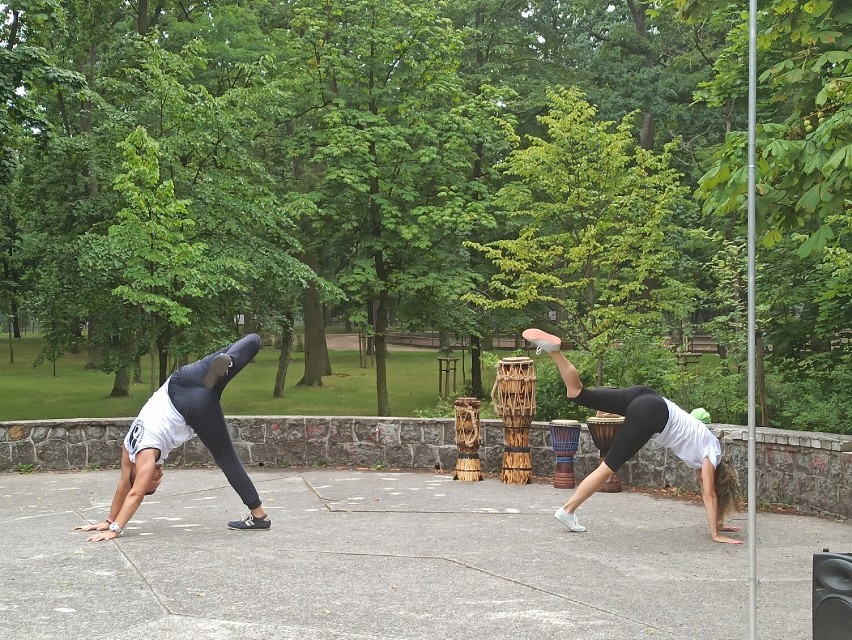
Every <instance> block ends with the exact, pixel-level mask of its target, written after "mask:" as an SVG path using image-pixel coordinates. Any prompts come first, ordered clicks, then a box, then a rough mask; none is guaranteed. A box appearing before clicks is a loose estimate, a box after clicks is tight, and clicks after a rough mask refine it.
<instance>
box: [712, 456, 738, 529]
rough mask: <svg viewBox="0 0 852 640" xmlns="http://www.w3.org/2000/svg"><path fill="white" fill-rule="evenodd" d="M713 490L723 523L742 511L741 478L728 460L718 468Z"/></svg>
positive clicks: (723, 461)
mask: <svg viewBox="0 0 852 640" xmlns="http://www.w3.org/2000/svg"><path fill="white" fill-rule="evenodd" d="M713 488H714V489H715V491H716V502H717V504H718V509H719V513H718V518H719V522H721V521H723V520H724V519H725V517H726V516H728V515H729V514H731V513H736V512H738V511H739V510H740V477H739V476H738V475H737V470H736V468H735V467H734V466H733V465H732V464H731V463H730V462H728V461H727V460H722V461H721V462H720V463H719V464H718V465H717V466H716V473H715V475H714V477H713Z"/></svg>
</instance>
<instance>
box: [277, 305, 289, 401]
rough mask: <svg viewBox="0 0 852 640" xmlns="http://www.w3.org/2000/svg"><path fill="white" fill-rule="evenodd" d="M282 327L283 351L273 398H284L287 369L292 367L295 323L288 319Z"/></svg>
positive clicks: (279, 360)
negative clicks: (291, 352)
mask: <svg viewBox="0 0 852 640" xmlns="http://www.w3.org/2000/svg"><path fill="white" fill-rule="evenodd" d="M287 320H288V321H287V322H286V323H285V324H284V326H283V327H281V351H280V353H279V354H278V371H277V372H276V373H275V386H274V387H273V389H272V397H273V398H281V397H283V396H284V384H285V383H286V381H287V369H288V368H289V367H290V351H291V349H292V348H293V322H292V318H287Z"/></svg>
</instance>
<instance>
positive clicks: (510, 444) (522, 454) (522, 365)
mask: <svg viewBox="0 0 852 640" xmlns="http://www.w3.org/2000/svg"><path fill="white" fill-rule="evenodd" d="M491 400H492V402H493V403H494V410H495V411H496V413H497V415H498V416H500V417H501V418H502V419H503V427H504V434H505V441H506V443H505V447H504V448H503V473H502V474H501V476H500V481H501V482H503V483H505V484H529V483H530V482H531V481H532V456H531V455H530V423H531V422H532V419H533V416H534V415H535V364H534V363H533V361H532V359H530V358H503V359H502V360H500V362H498V363H497V379H496V380H495V382H494V388H493V389H492V390H491Z"/></svg>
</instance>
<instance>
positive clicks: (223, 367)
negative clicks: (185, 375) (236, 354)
mask: <svg viewBox="0 0 852 640" xmlns="http://www.w3.org/2000/svg"><path fill="white" fill-rule="evenodd" d="M231 364H233V363H232V361H231V356H229V355H228V354H227V353H220V354H219V355H218V356H216V357H215V358H213V360H211V361H210V367H209V368H208V369H207V373H205V374H204V386H205V387H207V388H208V389H212V388H213V387H215V386H216V383H217V382H219V379H220V378H222V377H223V376H225V375H227V373H228V369H230V368H231Z"/></svg>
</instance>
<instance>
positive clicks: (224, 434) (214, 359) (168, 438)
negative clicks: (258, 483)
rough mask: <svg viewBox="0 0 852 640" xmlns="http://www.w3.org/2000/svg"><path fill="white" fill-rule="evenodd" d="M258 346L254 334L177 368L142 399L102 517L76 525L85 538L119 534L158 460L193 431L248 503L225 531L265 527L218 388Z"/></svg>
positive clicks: (159, 473)
mask: <svg viewBox="0 0 852 640" xmlns="http://www.w3.org/2000/svg"><path fill="white" fill-rule="evenodd" d="M259 350H260V336H258V335H257V334H255V333H252V334H249V335H247V336H244V337H243V338H241V339H240V340H238V341H237V342H235V343H233V344H232V345H230V346H228V347H227V348H225V349H221V350H219V351H217V352H215V353H212V354H210V355H209V356H206V357H204V358H202V359H201V360H199V361H198V362H194V363H192V364H189V365H186V366H184V367H181V368H180V369H179V370H178V371H176V372H175V373H174V374H173V375H171V376H170V377H169V379H168V380H166V383H165V384H164V385H163V386H162V387H160V388H159V389H158V390H157V391H156V392H155V393H154V395H153V396H151V398H150V399H149V400H148V402H146V403H145V406H143V407H142V410H141V411H140V412H139V416H138V417H137V418H136V419H135V420H134V421H133V424H131V425H130V429H129V430H128V432H127V435H126V436H125V438H124V445H123V447H122V449H121V476H120V477H119V480H118V485H117V486H116V489H115V495H114V496H113V499H112V505H111V507H110V512H109V515H108V516H107V518H106V519H105V520H104V521H103V522H100V523H97V524H91V525H87V526H85V527H82V530H83V531H96V532H97V533H95V534H94V535H93V536H91V537H89V538H88V539H87V540H88V541H90V542H100V541H103V540H110V539H112V538H115V537H117V536H119V535H121V532H122V530H123V529H124V527H125V526H126V525H127V523H128V522H129V521H130V519H131V518H132V517H133V514H134V513H136V510H137V509H138V508H139V505H140V504H142V500H143V499H144V497H145V496H146V495H151V494H152V493H154V492H155V491H156V490H157V488H158V487H159V486H160V483H161V482H162V480H163V463H164V462H165V461H166V460H167V459H168V457H169V453H171V451H172V450H173V449H175V448H176V447H179V446H180V445H181V444H183V443H184V442H186V441H187V440H189V439H191V438H192V437H193V436H194V435H197V436H198V438H199V440H201V442H202V443H203V444H204V446H206V447H207V448H208V449H209V450H210V453H211V454H212V455H213V459H214V460H215V461H216V464H217V465H219V468H220V469H222V471H224V473H225V477H227V479H228V482H229V483H230V484H231V486H232V487H233V488H234V490H235V491H236V492H237V494H238V495H239V496H240V498H241V499H242V501H243V503H244V504H245V505H246V507H248V509H249V513H248V515H247V516H245V517H244V518H242V519H241V520H233V521H231V522H229V523H228V527H229V528H231V529H239V530H244V531H245V530H267V529H269V528H270V527H271V526H272V522H271V520H270V518H269V516H268V515H267V514H266V511H265V510H264V509H263V506H262V504H261V501H260V498H259V497H258V494H257V490H256V489H255V487H254V484H253V483H252V481H251V480H250V479H249V477H248V473H246V469H245V467H244V466H243V464H242V462H241V461H240V458H239V456H238V455H237V452H236V450H235V449H234V443H233V442H232V441H231V436H230V434H229V433H228V427H227V425H226V424H225V416H224V414H223V413H222V405H221V398H222V391H223V390H224V389H225V386H226V385H227V384H228V382H230V381H231V380H232V379H233V378H234V376H236V375H237V374H238V373H239V372H240V371H241V370H242V369H243V367H245V366H246V365H247V364H248V363H249V362H250V361H251V360H252V358H254V356H255V355H256V354H257V352H258V351H259Z"/></svg>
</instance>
